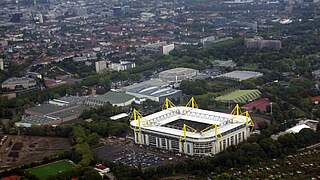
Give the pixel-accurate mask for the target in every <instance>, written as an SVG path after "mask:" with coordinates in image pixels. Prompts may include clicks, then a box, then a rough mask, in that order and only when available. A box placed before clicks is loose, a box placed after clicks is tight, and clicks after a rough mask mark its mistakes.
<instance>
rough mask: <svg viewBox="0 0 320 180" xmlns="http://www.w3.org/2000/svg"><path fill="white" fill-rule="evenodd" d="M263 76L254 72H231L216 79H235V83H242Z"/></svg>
mask: <svg viewBox="0 0 320 180" xmlns="http://www.w3.org/2000/svg"><path fill="white" fill-rule="evenodd" d="M261 76H263V74H262V73H260V72H255V71H232V72H229V73H225V74H221V75H218V76H216V77H217V78H219V77H222V78H230V79H235V80H237V81H243V80H247V79H251V78H257V77H261Z"/></svg>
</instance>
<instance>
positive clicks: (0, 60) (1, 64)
mask: <svg viewBox="0 0 320 180" xmlns="http://www.w3.org/2000/svg"><path fill="white" fill-rule="evenodd" d="M0 70H1V71H3V70H4V62H3V59H0Z"/></svg>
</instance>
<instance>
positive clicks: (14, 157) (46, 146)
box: [0, 135, 71, 171]
mask: <svg viewBox="0 0 320 180" xmlns="http://www.w3.org/2000/svg"><path fill="white" fill-rule="evenodd" d="M69 148H71V145H70V143H69V140H68V139H67V138H55V137H38V136H11V135H8V136H7V135H1V136H0V171H1V170H4V169H7V168H12V167H15V166H20V165H23V164H27V163H31V162H34V161H39V160H42V159H43V158H44V157H48V156H51V155H54V154H57V153H59V152H62V151H64V150H66V149H69Z"/></svg>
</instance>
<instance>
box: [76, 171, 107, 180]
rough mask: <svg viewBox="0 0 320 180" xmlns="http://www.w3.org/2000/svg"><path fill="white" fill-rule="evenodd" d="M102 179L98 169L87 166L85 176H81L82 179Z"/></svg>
mask: <svg viewBox="0 0 320 180" xmlns="http://www.w3.org/2000/svg"><path fill="white" fill-rule="evenodd" d="M93 179H94V180H102V177H101V175H100V174H99V173H98V171H96V170H94V169H92V168H86V169H84V173H83V176H82V177H81V178H80V180H93Z"/></svg>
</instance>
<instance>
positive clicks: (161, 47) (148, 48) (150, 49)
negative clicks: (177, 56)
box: [137, 41, 175, 55]
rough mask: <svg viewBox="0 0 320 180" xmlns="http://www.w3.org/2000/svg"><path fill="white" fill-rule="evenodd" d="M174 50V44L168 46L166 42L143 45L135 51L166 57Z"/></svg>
mask: <svg viewBox="0 0 320 180" xmlns="http://www.w3.org/2000/svg"><path fill="white" fill-rule="evenodd" d="M174 48H175V45H174V43H171V44H168V43H167V42H165V41H162V42H156V43H151V44H146V45H143V46H141V47H139V48H138V49H137V50H138V51H139V52H142V53H150V54H162V55H168V54H169V53H170V52H171V51H172V50H174Z"/></svg>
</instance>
